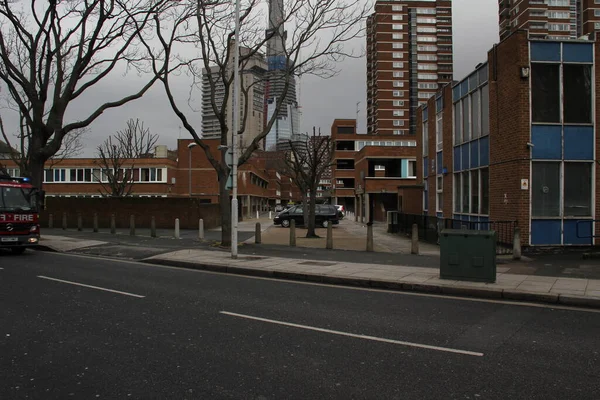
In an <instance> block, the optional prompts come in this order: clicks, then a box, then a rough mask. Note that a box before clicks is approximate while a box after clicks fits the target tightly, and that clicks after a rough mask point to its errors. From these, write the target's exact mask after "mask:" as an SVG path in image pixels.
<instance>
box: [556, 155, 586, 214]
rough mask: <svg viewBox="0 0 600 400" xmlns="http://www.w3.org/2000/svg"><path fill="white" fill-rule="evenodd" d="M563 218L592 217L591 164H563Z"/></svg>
mask: <svg viewBox="0 0 600 400" xmlns="http://www.w3.org/2000/svg"><path fill="white" fill-rule="evenodd" d="M564 182H565V190H564V192H565V195H564V202H565V204H564V213H563V215H564V216H565V217H589V216H591V215H592V164H589V163H575V162H565V177H564Z"/></svg>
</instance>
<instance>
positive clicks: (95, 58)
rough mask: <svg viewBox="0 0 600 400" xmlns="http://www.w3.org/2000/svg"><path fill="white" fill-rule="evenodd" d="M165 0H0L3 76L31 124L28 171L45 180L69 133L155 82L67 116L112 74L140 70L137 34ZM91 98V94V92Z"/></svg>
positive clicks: (27, 137)
mask: <svg viewBox="0 0 600 400" xmlns="http://www.w3.org/2000/svg"><path fill="white" fill-rule="evenodd" d="M165 4H169V1H168V0H122V1H119V0H69V1H56V0H49V1H39V0H32V1H27V2H26V1H21V0H0V26H2V29H1V30H0V81H1V82H3V83H4V86H5V87H6V88H7V89H8V97H9V99H10V101H11V102H12V104H14V106H15V107H16V108H17V109H18V112H19V114H20V116H21V125H24V126H26V127H27V135H24V136H22V137H23V140H25V141H27V145H26V147H27V149H28V150H27V158H28V162H27V165H26V169H25V170H24V171H23V172H24V174H25V175H28V176H30V177H31V179H32V182H33V184H34V185H36V186H38V187H40V186H41V184H42V177H43V169H44V164H45V163H46V161H48V160H49V159H50V158H51V157H53V156H55V155H56V154H57V153H58V152H59V151H60V149H61V148H62V144H63V141H64V140H65V137H67V136H68V135H69V133H70V132H72V131H74V130H77V129H81V128H84V127H86V126H88V125H90V124H91V123H92V122H93V121H94V120H95V119H96V118H98V117H99V116H100V115H101V114H102V113H103V112H104V111H106V110H108V109H110V108H114V107H119V106H122V105H123V104H126V103H128V102H130V101H132V100H135V99H138V98H140V97H141V96H142V95H143V94H144V93H145V92H146V91H147V90H148V89H149V88H150V87H151V86H152V84H153V83H154V82H155V81H156V76H155V75H154V74H152V76H150V77H149V79H148V81H147V82H146V83H145V84H144V85H143V86H142V87H141V88H140V89H139V90H137V91H135V92H134V93H132V94H131V95H129V96H125V97H123V98H120V99H116V100H113V101H108V102H105V103H100V104H98V105H97V106H96V108H95V109H94V110H93V111H92V112H91V113H89V114H88V115H83V116H80V117H79V118H78V119H77V120H74V121H66V118H65V115H66V114H67V109H68V107H69V105H70V104H71V103H72V102H73V101H76V100H79V99H80V98H81V97H82V95H83V94H84V93H88V94H89V92H90V89H91V88H93V87H94V86H95V85H96V84H98V83H99V82H101V81H102V80H103V79H104V78H106V77H109V76H111V73H113V72H114V73H115V74H122V73H123V72H124V71H127V70H129V69H135V70H137V71H138V72H143V68H144V65H148V64H147V57H146V56H145V55H144V51H143V50H144V49H145V47H140V46H138V44H139V38H140V37H142V36H144V35H145V34H146V32H147V31H148V29H152V26H151V25H152V21H153V16H154V15H156V14H157V13H159V12H161V11H164V9H165ZM88 99H93V97H90V96H88Z"/></svg>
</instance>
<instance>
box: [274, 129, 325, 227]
mask: <svg viewBox="0 0 600 400" xmlns="http://www.w3.org/2000/svg"><path fill="white" fill-rule="evenodd" d="M288 146H289V150H288V151H287V152H286V155H285V157H284V163H285V169H284V171H283V173H284V174H285V175H287V176H289V177H291V178H292V180H293V181H294V183H295V184H296V185H297V186H298V187H299V188H300V190H301V191H302V193H303V194H302V196H303V197H302V199H303V204H304V216H305V217H304V221H305V222H304V224H305V226H307V227H308V231H307V232H306V237H318V236H317V234H316V233H315V209H316V199H317V187H318V186H319V182H320V181H321V177H322V176H323V174H324V173H325V172H326V171H327V170H328V169H329V167H331V165H332V161H333V150H334V147H333V143H332V141H331V136H321V130H320V129H319V133H318V134H317V133H316V131H315V128H313V134H312V136H309V135H307V140H306V141H305V142H302V141H297V140H296V141H293V140H290V141H289V145H288ZM306 193H308V194H309V195H308V202H307V201H306V200H307V198H306ZM307 204H308V207H307ZM307 208H308V210H307ZM307 211H308V213H307ZM307 214H308V218H307V217H306V215H307Z"/></svg>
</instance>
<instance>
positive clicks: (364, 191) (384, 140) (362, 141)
mask: <svg viewBox="0 0 600 400" xmlns="http://www.w3.org/2000/svg"><path fill="white" fill-rule="evenodd" d="M331 138H332V140H333V142H334V145H335V152H334V162H333V166H332V189H331V193H332V200H331V202H332V203H333V204H341V205H343V206H344V207H345V208H346V210H350V211H354V212H355V215H356V216H357V218H360V219H361V220H362V221H372V220H374V221H385V220H386V215H387V211H397V210H400V211H404V212H410V213H414V212H420V199H421V187H420V186H418V185H416V180H417V176H416V167H417V161H416V157H415V149H416V146H417V143H416V140H413V139H412V137H410V138H409V137H405V138H401V137H397V136H392V137H390V136H388V137H386V136H379V135H373V134H359V133H357V132H356V120H354V119H336V120H334V121H333V124H332V126H331Z"/></svg>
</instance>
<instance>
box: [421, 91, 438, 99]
mask: <svg viewBox="0 0 600 400" xmlns="http://www.w3.org/2000/svg"><path fill="white" fill-rule="evenodd" d="M434 94H435V93H426V92H419V98H420V99H428V98H430V97H432V96H433V95H434Z"/></svg>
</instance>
